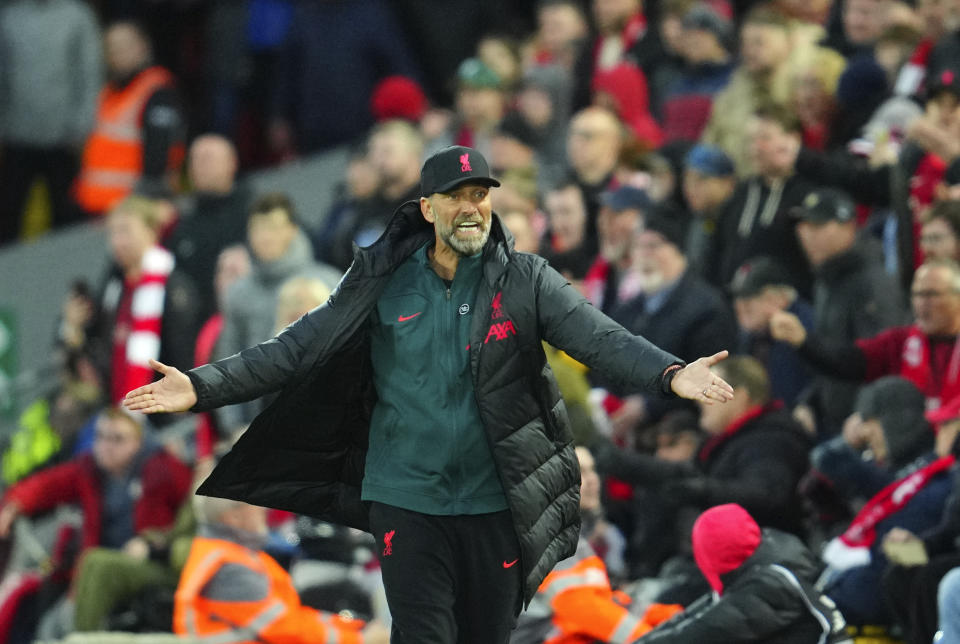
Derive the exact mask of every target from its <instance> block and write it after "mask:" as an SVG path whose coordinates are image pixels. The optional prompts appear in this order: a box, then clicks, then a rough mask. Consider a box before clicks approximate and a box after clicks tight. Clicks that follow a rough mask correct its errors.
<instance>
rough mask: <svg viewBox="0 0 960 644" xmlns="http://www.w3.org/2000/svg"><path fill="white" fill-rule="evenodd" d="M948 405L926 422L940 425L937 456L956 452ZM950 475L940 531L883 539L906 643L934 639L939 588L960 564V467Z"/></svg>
mask: <svg viewBox="0 0 960 644" xmlns="http://www.w3.org/2000/svg"><path fill="white" fill-rule="evenodd" d="M948 407H951V408H952V409H947V408H942V409H940V410H937V411H936V412H933V413H932V414H927V418H928V419H929V420H930V421H931V422H935V423H937V424H938V427H939V428H938V429H937V447H936V448H935V449H936V452H937V454H938V455H939V456H946V455H947V454H949V453H950V452H951V451H953V448H954V444H953V443H955V442H956V437H957V431H958V429H960V422H958V419H957V406H956V405H955V404H953V405H948ZM944 434H948V436H947V438H946V440H943V435H944ZM948 441H950V442H948ZM951 473H952V475H953V488H952V489H951V492H950V496H949V497H948V498H947V502H946V504H945V506H944V511H943V516H942V517H941V519H940V523H939V524H938V525H937V526H936V527H934V528H932V529H929V530H927V531H925V532H922V533H920V534H914V533H913V532H911V531H909V530H905V529H903V528H899V527H897V528H893V529H892V530H890V532H888V533H887V534H886V536H885V537H884V538H883V543H882V547H883V550H884V553H885V554H886V555H887V559H889V560H890V562H891V566H890V567H888V568H887V571H886V573H885V574H884V577H883V590H884V594H885V595H886V597H887V604H888V605H889V606H890V610H891V611H892V613H893V616H894V620H895V622H896V623H897V624H898V625H899V626H900V627H901V628H902V629H903V634H904V640H905V641H906V642H907V644H926V643H927V642H931V641H934V634H935V633H936V632H937V621H938V620H937V585H938V583H939V582H940V580H941V579H942V578H943V577H944V575H945V574H947V572H949V571H950V570H951V569H953V568H955V567H957V566H960V552H958V551H957V547H956V546H957V544H956V538H957V536H958V535H960V531H958V529H960V525H958V523H957V521H958V519H960V506H958V503H960V494H958V492H960V488H958V483H960V477H958V470H957V468H956V466H954V467H953V468H952V472H951ZM947 641H949V640H947Z"/></svg>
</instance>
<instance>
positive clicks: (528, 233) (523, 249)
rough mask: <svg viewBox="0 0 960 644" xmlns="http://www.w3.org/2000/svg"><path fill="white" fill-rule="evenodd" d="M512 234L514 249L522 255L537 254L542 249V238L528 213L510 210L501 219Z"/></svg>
mask: <svg viewBox="0 0 960 644" xmlns="http://www.w3.org/2000/svg"><path fill="white" fill-rule="evenodd" d="M500 219H501V220H502V221H503V225H504V226H506V228H507V230H509V231H510V234H511V235H513V248H514V250H516V251H517V252H520V253H536V252H537V250H539V248H540V238H539V237H538V236H537V233H536V231H535V230H534V229H533V225H532V224H531V223H530V217H528V216H527V215H526V213H522V212H518V211H516V210H510V211H508V212H505V213H504V214H503V215H502V216H501V218H500Z"/></svg>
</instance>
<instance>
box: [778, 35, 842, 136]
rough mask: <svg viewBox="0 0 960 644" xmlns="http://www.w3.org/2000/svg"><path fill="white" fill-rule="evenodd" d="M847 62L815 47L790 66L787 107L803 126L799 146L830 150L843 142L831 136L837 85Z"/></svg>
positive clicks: (835, 53)
mask: <svg viewBox="0 0 960 644" xmlns="http://www.w3.org/2000/svg"><path fill="white" fill-rule="evenodd" d="M846 66H847V61H846V60H845V59H844V58H843V56H841V55H840V54H838V53H837V52H836V51H834V50H832V49H828V48H826V47H815V48H812V49H810V50H809V51H808V52H807V55H806V56H803V57H802V59H800V60H797V61H796V62H794V64H793V73H792V76H791V81H790V82H791V87H790V105H791V106H792V108H793V110H794V111H795V112H796V114H797V118H798V119H800V124H801V125H802V126H803V145H804V146H805V147H808V148H810V149H813V150H821V151H822V150H826V149H834V148H836V147H838V146H842V145H844V144H845V143H846V141H839V140H836V138H835V137H834V136H833V122H834V118H835V116H836V110H837V102H836V94H837V85H838V83H839V81H840V75H841V74H842V73H843V71H844V69H845V68H846Z"/></svg>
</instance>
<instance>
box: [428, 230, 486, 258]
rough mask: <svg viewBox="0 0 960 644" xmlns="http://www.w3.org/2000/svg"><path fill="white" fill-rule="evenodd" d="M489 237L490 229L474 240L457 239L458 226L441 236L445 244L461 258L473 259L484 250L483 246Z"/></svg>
mask: <svg viewBox="0 0 960 644" xmlns="http://www.w3.org/2000/svg"><path fill="white" fill-rule="evenodd" d="M489 237H490V229H489V228H488V229H487V230H486V231H484V233H483V235H482V236H481V237H479V238H478V239H472V240H460V239H457V236H456V226H454V227H453V228H450V229H449V230H444V231H442V232H441V234H440V238H441V239H443V241H444V243H445V244H446V245H447V246H449V247H450V248H452V249H453V251H454V252H455V253H456V254H457V255H459V256H460V257H473V256H474V255H476V254H477V253H479V252H480V251H481V250H483V246H484V244H486V243H487V238H489Z"/></svg>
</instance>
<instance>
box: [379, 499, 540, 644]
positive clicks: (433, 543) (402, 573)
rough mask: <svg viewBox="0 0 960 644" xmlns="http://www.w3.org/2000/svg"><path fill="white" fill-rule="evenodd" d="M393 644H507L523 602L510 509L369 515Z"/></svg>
mask: <svg viewBox="0 0 960 644" xmlns="http://www.w3.org/2000/svg"><path fill="white" fill-rule="evenodd" d="M370 527H371V529H372V531H373V535H374V537H376V539H377V545H378V551H379V557H380V568H381V570H382V572H383V583H384V587H385V588H386V594H387V604H388V605H389V606H390V614H391V616H392V617H393V628H392V631H391V634H390V642H391V644H506V642H508V641H509V639H510V631H512V630H513V628H514V626H515V625H516V620H517V615H518V614H519V612H520V607H521V603H522V601H523V593H522V590H521V589H522V580H523V577H522V565H521V563H520V545H519V543H518V542H517V537H516V534H515V532H514V529H513V522H512V520H511V518H510V512H509V511H503V512H495V513H492V514H479V515H458V516H432V515H426V514H421V513H419V512H411V511H409V510H403V509H400V508H396V507H393V506H389V505H384V504H382V503H373V504H372V506H371V509H370Z"/></svg>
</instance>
